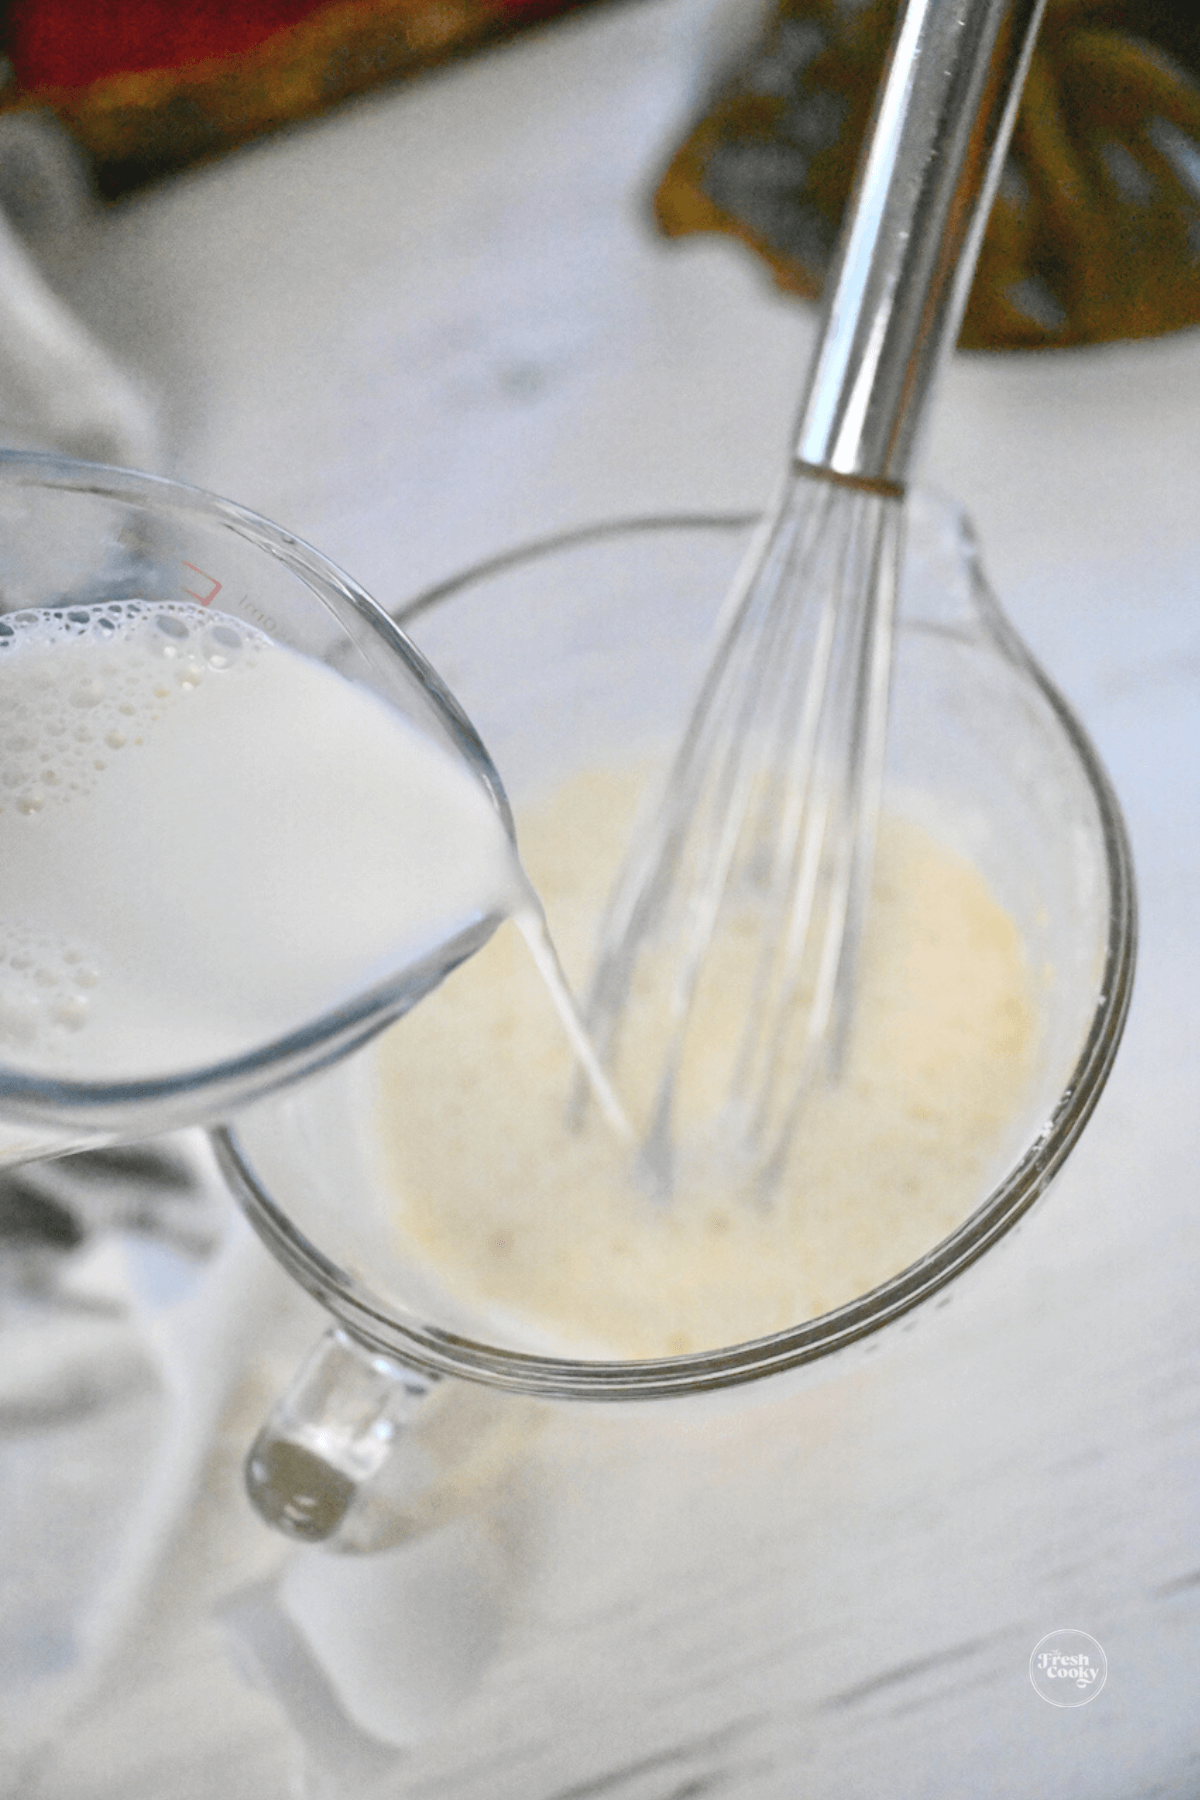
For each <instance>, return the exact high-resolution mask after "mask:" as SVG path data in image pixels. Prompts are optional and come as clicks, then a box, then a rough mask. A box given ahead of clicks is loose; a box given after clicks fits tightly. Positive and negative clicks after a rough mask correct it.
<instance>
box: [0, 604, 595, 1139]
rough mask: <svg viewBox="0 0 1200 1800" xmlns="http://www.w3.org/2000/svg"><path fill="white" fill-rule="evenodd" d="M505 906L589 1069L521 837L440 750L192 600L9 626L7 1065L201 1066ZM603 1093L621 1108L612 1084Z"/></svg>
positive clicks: (356, 689)
mask: <svg viewBox="0 0 1200 1800" xmlns="http://www.w3.org/2000/svg"><path fill="white" fill-rule="evenodd" d="M510 915H513V916H515V917H516V918H517V920H518V922H519V924H520V926H521V929H522V931H523V932H524V933H525V936H526V938H527V940H528V941H529V943H530V949H531V951H532V953H533V954H534V957H535V959H536V960H537V962H538V966H539V967H540V969H541V970H542V973H543V976H544V978H545V979H546V980H547V981H548V982H549V984H550V986H551V989H552V991H553V992H554V994H555V999H556V1004H557V1005H558V1007H559V1009H560V1012H561V1013H562V1016H563V1019H564V1024H565V1025H566V1026H567V1029H568V1031H569V1032H570V1034H571V1035H572V1038H573V1041H574V1042H575V1043H576V1045H577V1046H578V1048H579V1050H580V1054H581V1056H582V1058H583V1060H584V1061H585V1063H586V1062H587V1061H588V1054H589V1053H588V1051H587V1047H586V1045H584V1044H583V1043H582V1042H581V1027H580V1026H579V1023H578V1019H577V1017H576V1016H575V1014H574V1010H573V1006H572V1003H571V1000H570V996H569V995H568V994H567V992H566V989H565V985H564V984H563V982H562V978H561V973H560V972H559V971H558V965H557V958H556V957H555V955H554V953H553V949H552V947H551V946H550V945H549V941H548V938H547V937H546V935H545V926H544V921H543V920H542V914H541V908H540V906H539V905H538V903H537V901H536V898H535V897H534V896H533V894H532V890H531V889H530V886H529V883H528V880H527V879H526V877H525V875H524V872H523V871H522V869H521V866H520V863H519V861H518V858H517V855H516V851H515V848H514V846H513V843H512V841H511V839H510V837H509V835H508V833H507V831H506V830H505V827H504V824H503V822H502V820H501V819H500V817H499V814H498V813H497V811H496V808H495V806H494V804H493V802H492V800H491V798H490V796H489V795H488V793H487V792H486V790H485V788H484V787H483V785H482V783H481V782H480V781H479V780H478V779H477V778H476V776H475V775H474V773H473V772H472V771H471V770H470V768H469V767H468V765H467V764H466V763H465V762H464V761H462V760H460V759H458V758H456V757H455V756H454V755H453V754H452V752H451V751H450V750H448V749H445V748H443V747H441V746H440V745H439V744H438V743H436V742H434V741H433V740H432V739H431V738H430V737H428V736H427V735H426V734H425V733H423V732H422V731H420V730H419V729H418V728H417V727H416V726H415V725H413V724H412V723H410V722H409V721H408V720H407V719H406V718H405V717H404V716H403V715H402V714H401V713H399V712H398V711H397V710H396V709H394V708H392V707H390V706H388V705H387V704H386V703H385V702H384V701H382V700H381V699H379V698H378V697H377V696H376V695H375V694H373V693H372V692H370V691H369V690H368V689H366V688H363V687H361V686H359V685H357V684H355V683H352V682H350V681H347V680H345V679H344V678H343V677H341V676H340V675H338V674H336V673H335V672H334V671H332V670H331V669H329V668H328V667H326V666H325V665H324V664H323V663H320V662H317V661H315V660H314V659H312V658H309V657H306V656H304V655H302V654H300V653H299V652H296V651H293V650H291V649H289V648H287V647H285V646H283V645H280V644H278V643H275V642H274V641H272V640H270V639H268V638H267V637H264V636H263V635H262V634H261V633H259V632H257V631H255V630H254V629H253V628H252V627H250V626H248V625H246V624H244V623H243V622H242V621H240V620H237V619H234V618H232V617H229V616H225V615H220V614H215V613H212V612H208V611H205V610H204V609H203V608H201V607H199V606H193V605H191V604H189V603H179V602H172V603H169V604H165V605H158V604H151V603H149V602H143V601H136V600H130V601H123V602H120V603H114V604H109V605H104V606H99V607H89V608H78V609H75V608H72V609H55V610H52V611H51V610H47V611H39V612H28V613H21V614H10V615H8V616H6V617H4V618H0V1059H2V1060H3V1061H5V1062H7V1063H8V1064H9V1065H10V1066H14V1065H15V1066H17V1067H20V1068H21V1069H23V1070H24V1071H26V1072H28V1073H36V1074H43V1075H45V1076H48V1077H57V1078H64V1079H73V1080H83V1081H86V1080H103V1081H112V1080H121V1079H138V1078H144V1077H152V1076H163V1075H171V1074H175V1073H177V1072H186V1071H188V1070H192V1069H198V1068H202V1067H205V1066H210V1065H212V1064H214V1063H217V1062H221V1061H225V1060H227V1059H229V1058H232V1057H236V1056H239V1055H244V1054H247V1053H250V1052H253V1051H256V1050H259V1049H261V1048H262V1047H264V1046H266V1045H269V1044H271V1043H272V1042H274V1041H276V1040H277V1039H278V1038H280V1037H281V1036H283V1035H285V1034H286V1033H288V1032H290V1031H294V1030H296V1029H297V1028H300V1027H303V1026H305V1025H308V1024H310V1023H312V1022H314V1021H316V1020H318V1019H319V1018H321V1017H322V1016H323V1015H324V1014H325V1013H326V1012H328V1011H329V1010H330V1009H332V1008H334V1007H336V1006H338V1005H341V1004H344V1003H345V1002H347V1001H350V1000H353V999H355V998H357V997H359V996H360V995H362V994H364V993H366V992H368V991H369V990H370V989H371V988H372V987H373V986H374V985H375V984H376V983H378V982H380V981H382V980H385V979H391V978H392V977H394V976H395V975H396V974H397V973H401V974H402V973H403V971H404V970H405V969H406V968H409V967H411V966H413V965H415V964H417V963H419V962H421V963H423V962H425V961H426V960H427V959H428V958H429V957H431V956H436V954H437V952H438V950H439V947H440V946H443V945H449V944H451V943H452V942H453V941H454V940H455V939H456V938H457V937H459V936H460V935H461V934H462V933H463V932H464V931H467V930H470V929H471V928H472V927H475V926H478V925H479V923H480V922H481V921H487V920H495V921H499V920H500V919H501V918H504V917H506V916H510ZM591 1074H592V1077H593V1079H596V1078H597V1077H598V1071H596V1070H595V1067H594V1059H592V1066H591ZM598 1097H599V1098H600V1100H601V1103H602V1104H603V1105H604V1107H605V1110H606V1113H607V1114H608V1116H610V1117H616V1113H617V1110H618V1109H616V1103H615V1101H614V1100H613V1098H612V1095H611V1092H610V1091H609V1090H608V1089H607V1084H603V1083H602V1078H600V1080H599V1081H598Z"/></svg>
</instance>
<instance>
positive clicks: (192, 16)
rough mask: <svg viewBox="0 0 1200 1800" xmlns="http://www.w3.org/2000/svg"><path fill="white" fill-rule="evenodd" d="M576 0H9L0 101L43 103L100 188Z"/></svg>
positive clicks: (315, 107) (256, 132)
mask: <svg viewBox="0 0 1200 1800" xmlns="http://www.w3.org/2000/svg"><path fill="white" fill-rule="evenodd" d="M586 3H587V0H243V3H242V4H231V3H230V0H208V3H207V4H204V3H201V4H196V5H187V6H181V5H179V4H177V0H23V3H22V0H16V3H15V4H12V5H10V6H9V7H7V8H6V9H5V14H4V47H5V52H6V55H7V58H8V62H9V65H10V69H11V77H10V81H9V85H8V88H7V90H6V92H5V93H4V95H3V96H2V98H0V104H2V105H3V106H5V107H7V108H10V109H11V108H21V109H27V108H30V107H38V108H45V109H48V110H49V111H51V112H53V113H54V114H55V115H56V116H57V117H58V118H59V119H61V120H62V121H63V122H64V124H66V126H67V127H68V128H69V130H70V132H71V134H72V135H73V137H74V138H75V139H76V141H77V142H78V143H79V144H80V145H81V146H82V147H83V148H84V149H85V150H86V151H87V152H88V153H89V154H90V156H91V158H92V159H93V162H94V166H95V176H96V184H97V187H98V189H99V191H100V193H101V194H102V195H104V196H106V197H107V198H110V199H111V198H114V197H116V196H117V195H120V194H123V193H127V192H128V191H129V190H130V189H133V188H137V187H141V186H143V185H145V183H147V182H149V181H154V180H156V179H158V178H160V177H162V176H164V175H167V174H170V173H172V172H173V171H174V170H177V169H181V168H183V167H184V166H185V165H187V164H188V163H192V162H195V161H197V160H199V159H202V158H207V157H211V156H215V155H219V154H220V153H221V152H222V151H225V150H229V149H231V148H233V146H234V145H236V144H240V143H244V142H246V141H247V140H249V139H251V138H254V137H259V136H261V135H262V133H264V132H266V131H271V130H273V129H275V128H277V127H279V126H281V125H286V124H290V123H291V122H293V121H294V120H297V119H303V118H307V117H310V116H312V115H313V114H315V113H319V112H322V111H324V110H325V109H326V108H327V107H329V106H332V105H335V104H336V103H337V102H338V101H340V100H344V99H347V98H348V97H349V96H350V95H352V94H358V93H362V92H364V91H366V90H367V89H370V88H373V87H377V86H379V85H381V84H382V83H384V82H387V81H391V80H394V79H396V78H397V77H399V76H403V75H407V74H411V73H413V72H414V71H415V70H417V69H421V68H426V67H428V66H430V65H431V64H434V63H437V62H442V61H444V60H446V59H447V58H448V57H451V56H454V55H455V54H458V53H460V52H462V51H464V50H467V49H470V48H473V47H474V46H475V45H477V44H481V43H484V42H490V41H492V40H495V39H497V38H499V37H502V36H504V35H505V34H507V33H510V32H513V31H515V30H518V29H519V28H521V27H522V26H525V25H528V24H531V23H533V22H535V21H537V20H539V19H543V18H546V17H548V16H549V15H550V14H552V13H559V12H566V11H569V10H573V9H574V8H575V7H577V6H579V5H581V4H586Z"/></svg>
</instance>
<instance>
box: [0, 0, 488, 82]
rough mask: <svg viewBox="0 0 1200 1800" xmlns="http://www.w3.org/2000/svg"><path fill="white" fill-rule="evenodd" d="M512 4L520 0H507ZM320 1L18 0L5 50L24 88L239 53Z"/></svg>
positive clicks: (293, 21)
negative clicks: (22, 1)
mask: <svg viewBox="0 0 1200 1800" xmlns="http://www.w3.org/2000/svg"><path fill="white" fill-rule="evenodd" d="M510 3H512V4H515V6H516V7H520V6H522V5H523V3H524V0H510ZM321 5H322V0H25V3H24V4H21V0H17V4H15V5H13V6H12V7H11V8H10V9H9V26H8V40H9V41H8V56H9V60H10V62H11V63H12V65H13V68H14V70H15V71H16V75H17V79H18V81H19V82H20V84H21V87H22V88H23V89H24V90H25V92H26V93H30V92H34V91H36V90H37V89H38V88H45V87H60V88H86V87H90V86H91V84H92V82H94V81H101V80H103V79H104V77H105V76H110V75H123V74H135V73H138V72H140V71H142V70H146V69H178V68H183V67H186V66H187V65H188V64H190V63H198V62H208V61H210V60H212V59H214V58H226V57H234V56H241V55H244V54H245V53H246V52H247V51H249V50H253V49H255V48H256V46H257V45H259V44H261V43H262V42H263V40H264V39H265V38H269V37H271V36H272V35H273V34H274V33H275V32H277V31H282V30H285V29H286V28H287V27H288V26H289V25H297V24H299V22H300V20H301V19H303V18H306V17H307V16H308V14H309V13H315V12H319V11H320V10H321Z"/></svg>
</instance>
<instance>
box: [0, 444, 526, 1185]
mask: <svg viewBox="0 0 1200 1800" xmlns="http://www.w3.org/2000/svg"><path fill="white" fill-rule="evenodd" d="M128 600H139V601H142V602H149V603H152V604H154V605H158V604H166V603H173V602H181V601H182V602H187V603H188V604H189V605H191V606H194V607H197V608H200V609H208V608H210V607H211V608H212V613H211V614H208V616H209V617H212V616H213V614H216V613H218V612H219V613H221V614H223V615H225V616H226V617H227V618H230V617H231V618H233V619H235V620H240V621H242V622H244V623H245V624H246V625H248V626H250V627H253V628H255V629H257V630H258V631H260V632H263V633H265V634H266V635H267V636H268V637H270V638H271V639H272V640H274V641H275V642H276V643H279V644H282V645H285V646H288V647H290V648H291V649H294V650H298V651H301V652H303V653H304V654H305V655H306V656H307V657H310V658H312V659H314V660H316V661H318V662H321V663H323V664H325V665H326V666H328V667H329V668H332V669H333V670H335V671H336V672H337V674H338V675H339V676H340V677H342V678H344V679H345V680H346V681H347V682H350V683H354V684H359V685H361V686H362V687H365V688H366V689H369V690H371V691H372V692H373V693H374V694H376V695H378V696H379V697H381V698H382V699H383V700H384V701H386V702H387V703H388V705H389V706H390V707H393V708H396V709H398V710H399V711H400V712H401V713H402V714H404V716H405V717H406V718H407V719H409V720H410V721H412V723H413V724H415V725H416V726H417V727H418V728H419V729H420V730H421V731H422V732H423V733H425V734H427V735H428V736H429V737H431V738H432V739H433V740H434V741H435V742H436V743H437V744H439V745H440V746H442V747H444V748H446V749H448V750H450V751H451V752H452V753H453V754H454V755H455V756H456V757H458V758H460V759H462V760H463V761H465V763H466V764H467V765H468V767H469V768H470V769H471V770H472V771H473V772H474V774H475V775H476V776H477V777H478V779H479V781H480V782H481V783H482V784H483V786H484V788H485V789H486V791H487V792H488V794H489V795H490V796H491V798H492V800H493V801H494V803H495V805H496V807H497V808H498V809H499V811H500V814H501V817H502V818H503V819H504V820H505V821H506V822H507V821H508V817H509V815H508V810H507V801H506V800H505V798H504V794H503V790H502V788H501V785H500V781H499V778H498V776H497V775H496V773H495V770H494V768H493V767H492V764H491V762H490V760H489V758H488V756H487V754H486V752H485V751H484V749H483V746H482V744H481V743H480V741H479V739H478V737H477V736H476V734H475V732H474V730H473V728H472V726H471V725H470V723H469V722H468V720H467V719H466V717H465V715H464V714H463V713H462V711H461V709H460V708H459V707H458V705H457V703H456V702H455V701H454V700H453V699H452V698H451V696H450V694H449V693H448V692H447V690H446V689H445V687H444V686H443V685H442V683H441V681H440V679H439V678H438V677H437V675H435V674H434V672H433V670H432V669H431V668H430V666H429V664H428V663H427V662H426V661H425V659H424V657H423V656H422V655H421V654H420V653H419V652H418V651H417V650H416V649H415V647H414V646H413V645H412V644H411V643H410V642H409V641H408V639H407V638H406V637H405V635H404V634H403V632H402V631H400V630H399V629H398V628H397V626H396V625H395V624H394V623H393V622H392V621H391V620H390V619H389V618H388V616H387V615H386V613H384V612H383V611H382V609H381V608H380V607H378V606H377V605H376V604H375V602H374V601H372V600H371V599H370V598H369V596H368V595H367V594H366V593H364V592H363V590H362V589H361V588H359V587H358V586H357V585H356V584H355V583H354V582H353V581H351V580H350V579H349V577H347V576H345V575H343V574H342V573H341V571H340V570H338V569H337V568H335V567H334V566H333V565H332V564H331V563H329V562H327V561H326V560H325V559H324V558H323V557H321V556H320V555H318V553H317V552H316V551H314V550H311V549H310V548H309V547H308V546H307V545H306V544H304V543H302V542H300V541H299V540H298V539H296V538H294V537H292V536H291V535H290V534H289V533H288V532H286V531H283V530H281V529H280V528H279V527H278V526H275V525H272V524H270V523H268V522H267V521H266V520H265V519H261V518H259V517H257V516H256V515H255V514H253V513H250V512H247V511H246V510H245V509H243V508H241V507H238V506H235V505H233V504H231V503H230V502H228V501H225V500H219V499H216V498H215V497H213V496H212V495H209V494H205V493H201V492H200V491H198V490H197V489H194V488H188V487H184V486H181V485H180V484H178V483H175V482H171V481H166V480H162V479H159V478H157V477H154V476H148V475H139V474H132V473H129V472H127V471H123V470H118V469H109V468H102V467H99V466H96V465H93V464H88V463H80V462H72V461H68V460H66V459H63V458H60V457H53V456H42V455H34V454H20V453H15V452H4V453H0V607H2V608H3V611H4V613H7V614H14V613H19V612H21V611H23V610H26V609H30V608H55V609H59V610H60V611H61V612H62V613H64V614H65V615H67V616H68V617H69V616H70V614H71V613H72V612H73V611H74V612H76V613H78V614H79V616H80V618H81V619H83V618H84V617H85V615H84V613H83V611H82V609H85V608H91V609H94V608H99V607H104V606H109V605H112V604H113V603H116V602H123V601H128ZM0 623H2V621H0ZM3 725H4V721H3V720H0V734H2V733H3ZM153 877H154V871H153V869H149V870H148V871H143V876H142V878H143V879H151V880H153ZM78 880H79V882H80V883H81V884H83V886H84V887H85V889H86V884H87V881H88V871H87V869H86V868H81V869H80V870H79V871H78ZM2 891H3V889H2V884H0V892H2ZM162 901H163V906H164V908H166V907H169V905H170V903H171V896H170V893H169V892H167V891H164V893H163V896H162ZM497 922H498V915H497V916H495V917H493V916H480V917H478V918H476V919H474V920H464V921H460V927H461V928H460V929H458V930H457V931H456V934H455V935H454V936H453V937H451V938H450V939H449V940H448V941H446V942H443V943H440V944H438V945H437V946H436V947H435V948H434V949H432V950H430V951H428V953H426V954H423V955H422V957H421V959H420V960H418V961H416V962H415V963H410V964H409V965H408V966H407V967H405V968H402V969H400V970H398V971H397V972H395V973H394V974H391V975H389V976H387V977H386V978H384V979H376V980H375V981H374V983H373V984H372V985H371V986H370V987H369V989H368V991H365V992H362V993H360V994H357V995H355V996H353V997H352V998H351V999H349V1000H347V1001H345V1002H342V1003H338V1004H337V1005H335V1006H333V1007H332V1008H330V1009H329V1010H327V1011H325V1012H324V1013H323V1014H322V1016H320V1017H318V1018H314V1019H311V1020H308V1021H306V1022H305V1023H304V1024H303V1025H302V1026H300V1027H297V1028H295V1029H289V1030H287V1031H286V1032H285V1033H284V1034H283V1035H278V1036H276V1037H275V1038H274V1039H273V1040H272V1041H270V1042H263V1043H253V1044H251V1045H249V1046H248V1047H247V1048H246V1049H244V1050H241V1051H239V1052H238V1053H236V1054H234V1055H231V1056H229V1057H228V1058H227V1059H226V1060H224V1061H217V1062H212V1063H209V1064H207V1065H206V1066H203V1067H182V1068H176V1067H170V1068H162V1069H149V1070H147V1071H146V1072H145V1074H144V1076H143V1077H142V1078H140V1079H137V1080H133V1079H120V1080H116V1079H113V1080H74V1079H66V1078H58V1077H52V1076H50V1075H46V1074H44V1073H39V1072H36V1071H34V1070H31V1069H30V1068H29V1067H22V1065H21V1061H20V1054H19V1045H16V1046H11V1045H10V1046H8V1047H7V1048H5V1049H0V1163H11V1162H17V1161H21V1160H27V1159H29V1158H33V1157H41V1156H48V1155H57V1154H61V1153H62V1152H63V1151H66V1150H69V1149H75V1148H81V1147H83V1146H85V1145H92V1144H102V1143H109V1142H113V1141H115V1140H120V1139H128V1138H135V1137H144V1136H146V1135H148V1134H150V1133H152V1132H160V1131H166V1130H170V1129H173V1128H175V1127H177V1126H181V1125H188V1124H194V1123H197V1122H198V1121H201V1120H211V1119H213V1118H215V1117H223V1116H225V1115H226V1114H227V1113H228V1112H229V1111H230V1110H231V1109H232V1108H234V1107H236V1106H238V1105H240V1104H242V1103H243V1102H245V1101H246V1100H248V1099H251V1098H253V1097H255V1096H257V1095H261V1094H263V1093H267V1092H270V1091H272V1090H273V1089H275V1088H277V1087H279V1086H280V1085H283V1084H286V1083H288V1082H291V1081H294V1080H296V1079H298V1078H299V1077H301V1076H303V1075H305V1074H307V1073H308V1072H309V1071H311V1070H313V1069H315V1068H318V1067H322V1066H324V1065H325V1064H326V1063H328V1062H329V1061H330V1060H331V1059H333V1058H336V1057H338V1056H340V1055H342V1054H344V1053H345V1052H346V1051H347V1050H349V1049H351V1048H352V1047H353V1046H354V1045H356V1044H358V1043H360V1042H362V1040H363V1039H364V1038H366V1037H368V1036H369V1035H370V1034H371V1033H372V1032H374V1031H376V1030H378V1029H379V1028H380V1026H381V1025H382V1024H384V1023H385V1022H386V1021H387V1020H389V1019H391V1018H395V1017H397V1016H398V1015H399V1014H400V1013H402V1012H404V1011H405V1010H407V1008H408V1007H409V1006H411V1005H412V1004H413V1003H414V1002H415V1001H416V1000H418V999H420V997H421V995H422V994H424V993H425V992H427V991H428V989H429V988H430V987H431V986H433V985H435V984H436V983H437V982H438V981H439V980H440V979H441V978H442V976H443V975H444V974H445V973H446V972H447V971H448V970H449V969H451V968H453V967H454V965H455V964H456V963H457V962H458V961H460V960H461V959H462V958H463V957H464V956H467V955H469V954H470V953H471V952H472V951H473V950H475V949H476V948H477V947H478V946H479V944H480V943H482V942H483V941H484V940H485V939H486V938H487V937H488V936H489V935H490V933H491V931H492V930H493V929H494V928H495V925H496V924H497Z"/></svg>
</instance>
